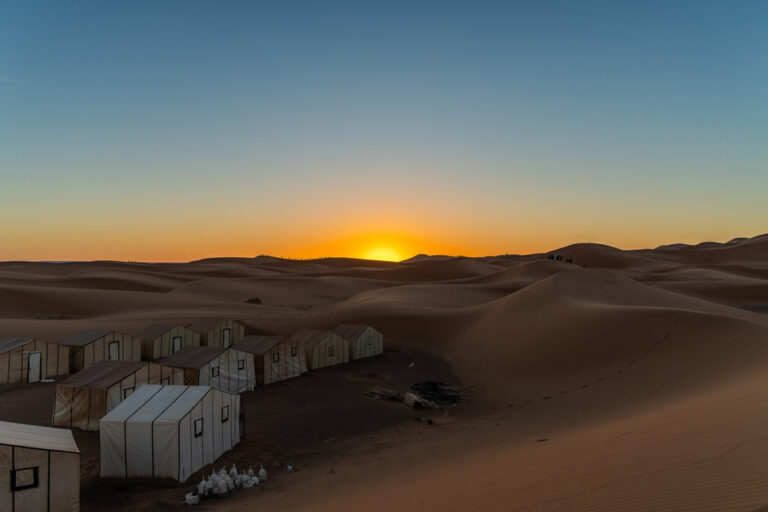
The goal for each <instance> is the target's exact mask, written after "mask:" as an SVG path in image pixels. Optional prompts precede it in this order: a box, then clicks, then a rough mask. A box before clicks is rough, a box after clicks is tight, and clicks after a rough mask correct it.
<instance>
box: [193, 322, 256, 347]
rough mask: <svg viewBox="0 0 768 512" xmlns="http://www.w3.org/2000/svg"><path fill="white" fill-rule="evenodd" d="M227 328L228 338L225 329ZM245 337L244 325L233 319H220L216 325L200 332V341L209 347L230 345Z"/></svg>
mask: <svg viewBox="0 0 768 512" xmlns="http://www.w3.org/2000/svg"><path fill="white" fill-rule="evenodd" d="M227 329H229V335H228V339H226V338H227V335H226V334H225V332H224V331H225V330H227ZM244 337H245V326H244V325H243V324H241V323H239V322H236V321H235V320H232V319H229V318H226V319H222V320H220V321H219V322H218V323H217V324H216V327H214V328H213V329H208V330H206V331H203V332H201V333H200V343H201V344H202V345H206V346H209V347H225V348H226V347H231V346H232V345H234V344H235V343H237V342H238V341H240V340H241V339H243V338H244Z"/></svg>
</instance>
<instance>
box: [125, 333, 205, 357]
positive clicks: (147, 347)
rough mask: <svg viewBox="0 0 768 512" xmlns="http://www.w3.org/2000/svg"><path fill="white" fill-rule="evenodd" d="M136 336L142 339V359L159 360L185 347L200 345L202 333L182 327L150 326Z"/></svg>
mask: <svg viewBox="0 0 768 512" xmlns="http://www.w3.org/2000/svg"><path fill="white" fill-rule="evenodd" d="M136 336H138V337H139V338H141V357H142V358H143V359H145V360H153V359H159V358H161V357H165V356H168V355H171V354H173V353H175V352H178V351H180V350H181V349H183V348H184V347H191V346H194V347H197V346H199V345H200V333H197V332H195V331H193V330H191V329H187V328H186V327H183V326H181V325H174V324H155V325H150V326H149V327H147V328H146V329H144V330H143V331H141V332H140V333H138V334H137V335H136Z"/></svg>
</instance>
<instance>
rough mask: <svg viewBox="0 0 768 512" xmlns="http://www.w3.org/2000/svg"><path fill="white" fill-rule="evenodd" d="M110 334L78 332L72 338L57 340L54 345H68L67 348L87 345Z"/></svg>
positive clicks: (103, 332) (105, 332)
mask: <svg viewBox="0 0 768 512" xmlns="http://www.w3.org/2000/svg"><path fill="white" fill-rule="evenodd" d="M111 332H112V331H80V332H76V333H75V334H73V335H72V336H69V337H67V338H64V339H63V340H59V341H57V342H56V343H58V344H59V345H69V346H81V345H87V344H89V343H92V342H94V341H96V340H97V339H99V338H103V337H104V336H106V335H107V334H109V333H111Z"/></svg>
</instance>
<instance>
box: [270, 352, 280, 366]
mask: <svg viewBox="0 0 768 512" xmlns="http://www.w3.org/2000/svg"><path fill="white" fill-rule="evenodd" d="M279 361H280V352H275V353H274V354H272V362H273V363H277V362H279Z"/></svg>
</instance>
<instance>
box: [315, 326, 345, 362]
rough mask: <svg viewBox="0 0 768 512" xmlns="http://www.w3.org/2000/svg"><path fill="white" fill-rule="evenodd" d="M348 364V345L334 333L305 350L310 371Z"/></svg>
mask: <svg viewBox="0 0 768 512" xmlns="http://www.w3.org/2000/svg"><path fill="white" fill-rule="evenodd" d="M348 362H349V343H347V340H345V339H344V338H341V337H340V336H338V335H337V334H335V333H332V332H329V333H328V335H327V336H326V337H325V338H324V339H323V341H321V342H320V343H318V344H317V345H315V346H314V347H311V348H307V367H308V368H309V369H310V370H315V369H317V368H324V367H326V366H334V365H337V364H341V363H348Z"/></svg>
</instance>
